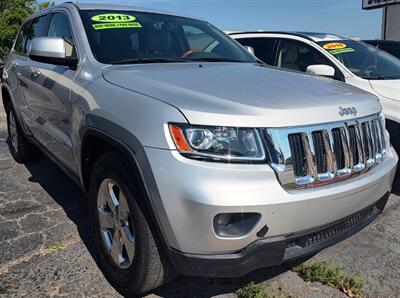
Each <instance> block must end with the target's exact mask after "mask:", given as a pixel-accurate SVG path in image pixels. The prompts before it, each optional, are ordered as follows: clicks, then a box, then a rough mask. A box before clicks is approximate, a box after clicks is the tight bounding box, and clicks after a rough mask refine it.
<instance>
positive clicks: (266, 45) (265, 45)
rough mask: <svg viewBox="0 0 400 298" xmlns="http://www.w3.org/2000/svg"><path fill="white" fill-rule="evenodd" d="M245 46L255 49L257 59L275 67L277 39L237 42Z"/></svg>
mask: <svg viewBox="0 0 400 298" xmlns="http://www.w3.org/2000/svg"><path fill="white" fill-rule="evenodd" d="M237 41H238V42H239V43H240V44H241V45H243V46H250V47H252V48H253V49H254V52H255V54H256V57H257V58H258V59H261V60H262V61H263V62H265V63H267V64H269V65H274V59H275V55H274V53H275V45H276V39H273V38H241V39H238V40H237Z"/></svg>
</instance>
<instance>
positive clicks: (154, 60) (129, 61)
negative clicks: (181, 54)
mask: <svg viewBox="0 0 400 298" xmlns="http://www.w3.org/2000/svg"><path fill="white" fill-rule="evenodd" d="M175 62H188V60H185V59H179V58H135V59H125V60H117V61H113V62H111V64H145V63H175Z"/></svg>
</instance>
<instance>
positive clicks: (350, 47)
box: [319, 40, 400, 80]
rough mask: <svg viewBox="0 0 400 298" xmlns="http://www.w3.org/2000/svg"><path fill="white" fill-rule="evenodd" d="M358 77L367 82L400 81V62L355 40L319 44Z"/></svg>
mask: <svg viewBox="0 0 400 298" xmlns="http://www.w3.org/2000/svg"><path fill="white" fill-rule="evenodd" d="M319 45H320V46H321V47H322V48H324V49H325V50H326V51H328V52H329V53H331V54H332V55H333V56H334V57H335V58H336V59H338V60H339V61H340V62H342V63H343V64H344V65H345V66H346V67H347V68H348V69H349V70H351V71H352V72H353V73H354V74H355V75H356V76H359V77H361V78H363V79H367V80H394V79H400V60H399V59H397V58H395V57H393V56H391V55H389V54H387V53H386V52H384V51H382V50H379V49H377V48H374V47H372V46H369V45H367V44H366V43H363V42H360V41H355V40H340V41H328V42H326V41H325V42H319Z"/></svg>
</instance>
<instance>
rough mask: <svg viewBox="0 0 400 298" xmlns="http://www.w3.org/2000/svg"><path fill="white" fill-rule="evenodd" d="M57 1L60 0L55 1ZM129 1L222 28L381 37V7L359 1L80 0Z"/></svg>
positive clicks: (101, 0)
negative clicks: (366, 6)
mask: <svg viewBox="0 0 400 298" xmlns="http://www.w3.org/2000/svg"><path fill="white" fill-rule="evenodd" d="M55 2H56V3H60V2H63V0H56V1H55ZM78 2H95V3H118V4H132V5H135V6H140V7H149V8H156V9H161V10H166V11H172V12H179V13H183V14H185V15H190V16H193V17H198V18H201V19H204V20H207V21H209V22H210V23H212V24H214V25H216V26H218V27H219V28H220V29H223V30H246V31H247V30H274V31H311V32H324V33H336V34H340V35H344V36H353V37H360V38H362V39H375V38H380V35H381V23H382V9H376V10H370V11H365V10H362V9H361V5H362V0H129V1H115V0H114V1H113V0H79V1H78Z"/></svg>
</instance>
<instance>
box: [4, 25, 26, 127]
mask: <svg viewBox="0 0 400 298" xmlns="http://www.w3.org/2000/svg"><path fill="white" fill-rule="evenodd" d="M30 26H31V22H30V21H29V22H26V23H25V24H24V25H23V26H22V27H21V30H20V31H19V33H18V36H17V39H16V41H15V44H14V48H13V49H12V51H11V53H10V55H9V57H8V59H9V61H10V63H9V64H7V69H6V73H7V85H8V86H9V88H10V89H11V94H12V95H13V103H14V105H15V106H16V111H17V113H18V112H19V111H21V108H22V107H23V106H25V105H26V100H25V98H24V94H23V89H24V88H25V85H26V84H25V82H24V79H23V77H22V67H21V66H22V65H24V64H25V63H26V62H27V59H28V58H27V57H26V55H25V54H24V48H25V44H26V40H27V37H28V32H29V28H30ZM19 116H21V115H20V114H19ZM24 122H25V121H24Z"/></svg>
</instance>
